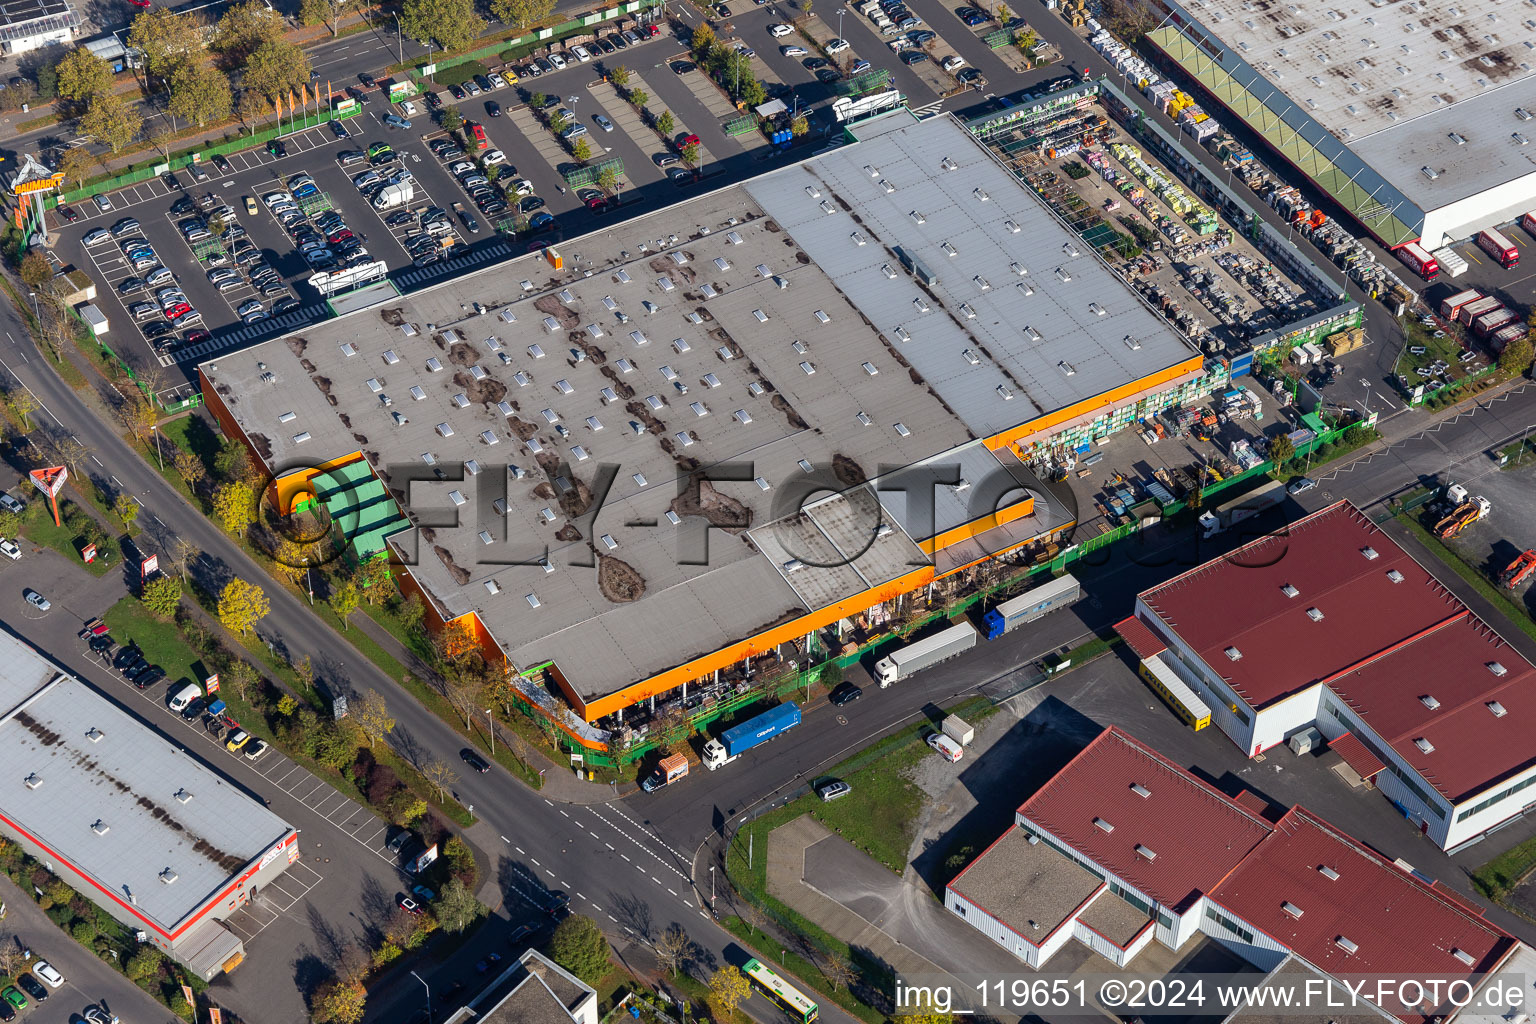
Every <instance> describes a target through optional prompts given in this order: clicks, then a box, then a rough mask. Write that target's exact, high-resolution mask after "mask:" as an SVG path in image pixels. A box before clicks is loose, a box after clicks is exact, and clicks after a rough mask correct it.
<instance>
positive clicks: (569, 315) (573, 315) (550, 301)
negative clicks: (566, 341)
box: [533, 295, 581, 331]
mask: <svg viewBox="0 0 1536 1024" xmlns="http://www.w3.org/2000/svg"><path fill="white" fill-rule="evenodd" d="M533 308H534V309H536V310H538V311H539V312H540V313H543V314H544V315H545V316H552V317H554V318H555V320H556V321H557V322H558V323H559V324H560V329H561V330H563V331H574V330H576V329H577V328H578V327H580V326H581V316H580V315H579V314H578V313H577V312H576V311H575V310H574V309H572V308H571V307H570V306H567V305H566V304H565V303H563V302H561V301H560V299H559V298H558V297H557V296H554V295H541V296H539V297H538V298H537V299H535V300H533Z"/></svg>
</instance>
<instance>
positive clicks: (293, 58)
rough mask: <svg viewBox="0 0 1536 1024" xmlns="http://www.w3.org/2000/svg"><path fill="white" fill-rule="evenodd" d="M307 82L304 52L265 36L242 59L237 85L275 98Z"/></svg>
mask: <svg viewBox="0 0 1536 1024" xmlns="http://www.w3.org/2000/svg"><path fill="white" fill-rule="evenodd" d="M308 81H309V58H308V57H306V56H305V55H304V51H303V50H301V49H299V48H298V47H297V46H294V45H293V44H292V43H289V42H285V41H284V40H281V39H269V40H267V41H266V42H264V43H262V44H261V45H260V46H258V47H256V49H255V50H253V51H252V52H251V55H250V57H248V58H247V59H246V61H245V74H244V75H242V76H241V78H240V82H241V84H242V85H243V86H244V87H245V88H246V89H247V90H249V91H252V92H255V93H257V94H258V95H261V96H265V97H266V98H267V99H268V100H275V99H277V98H279V97H281V96H286V95H288V94H289V93H293V92H297V91H298V90H299V89H300V88H301V87H302V86H304V85H305V84H306V83H307V82H308Z"/></svg>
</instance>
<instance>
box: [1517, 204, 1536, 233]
mask: <svg viewBox="0 0 1536 1024" xmlns="http://www.w3.org/2000/svg"><path fill="white" fill-rule="evenodd" d="M1520 226H1521V227H1523V228H1525V233H1526V234H1528V235H1530V236H1531V237H1533V238H1536V210H1532V211H1531V212H1530V213H1527V214H1525V215H1524V216H1522V217H1521V218H1520Z"/></svg>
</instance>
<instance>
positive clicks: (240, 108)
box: [235, 89, 272, 125]
mask: <svg viewBox="0 0 1536 1024" xmlns="http://www.w3.org/2000/svg"><path fill="white" fill-rule="evenodd" d="M270 112H272V101H271V100H269V99H267V98H266V97H265V96H262V95H261V94H260V93H257V92H253V91H252V90H250V89H241V90H240V98H239V99H238V100H236V101H235V116H236V117H238V118H239V119H240V123H241V124H244V125H252V124H255V123H256V122H258V121H260V120H261V119H262V118H263V117H266V116H267V114H268V113H270Z"/></svg>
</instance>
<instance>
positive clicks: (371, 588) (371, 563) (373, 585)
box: [352, 557, 390, 605]
mask: <svg viewBox="0 0 1536 1024" xmlns="http://www.w3.org/2000/svg"><path fill="white" fill-rule="evenodd" d="M352 582H353V583H355V584H357V589H358V592H359V593H361V594H362V595H363V597H365V598H367V600H368V604H369V605H376V604H378V603H379V600H380V598H382V597H383V596H384V595H385V594H387V593H388V592H389V584H390V573H389V558H388V557H376V558H370V559H368V560H367V561H366V562H362V563H360V564H359V565H358V567H357V571H356V572H355V573H353V575H352Z"/></svg>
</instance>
